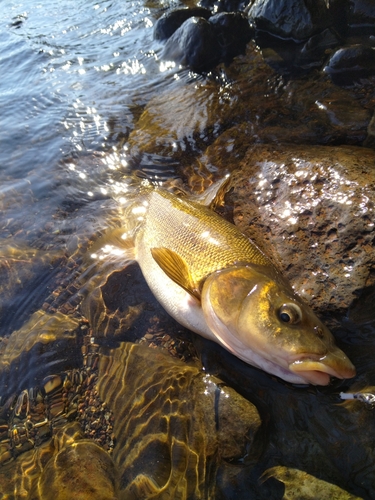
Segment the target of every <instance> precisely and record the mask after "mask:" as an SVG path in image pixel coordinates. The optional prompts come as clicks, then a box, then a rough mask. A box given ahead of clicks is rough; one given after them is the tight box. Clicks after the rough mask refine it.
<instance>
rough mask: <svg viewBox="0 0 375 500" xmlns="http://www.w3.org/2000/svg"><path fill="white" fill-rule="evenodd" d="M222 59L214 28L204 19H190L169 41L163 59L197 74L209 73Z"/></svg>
mask: <svg viewBox="0 0 375 500" xmlns="http://www.w3.org/2000/svg"><path fill="white" fill-rule="evenodd" d="M220 58H221V51H220V45H219V42H218V39H217V37H216V33H215V30H214V27H213V26H212V24H211V23H209V22H208V21H206V20H205V19H204V18H203V17H190V18H189V19H188V20H187V21H185V22H184V23H183V24H182V25H181V26H180V27H179V28H178V29H177V30H176V31H175V32H174V33H173V35H172V36H171V37H170V38H169V39H168V41H167V43H166V45H165V47H164V50H163V53H162V59H166V60H171V61H174V62H176V63H177V64H181V65H183V66H187V67H188V68H190V69H192V70H193V71H196V72H198V73H199V72H202V71H209V70H210V69H212V68H213V67H215V66H216V65H217V64H218V63H219V61H220Z"/></svg>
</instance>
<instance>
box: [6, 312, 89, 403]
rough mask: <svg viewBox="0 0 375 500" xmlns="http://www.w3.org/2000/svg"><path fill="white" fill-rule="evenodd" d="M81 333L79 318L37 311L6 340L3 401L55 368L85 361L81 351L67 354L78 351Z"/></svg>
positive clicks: (72, 365) (75, 364)
mask: <svg viewBox="0 0 375 500" xmlns="http://www.w3.org/2000/svg"><path fill="white" fill-rule="evenodd" d="M78 332H79V321H77V320H76V319H75V318H72V317H70V316H67V315H65V314H62V313H61V312H59V311H57V312H56V313H55V314H48V313H46V312H45V311H43V310H39V311H36V312H35V313H34V314H33V315H32V316H31V317H30V319H29V320H28V321H27V322H26V323H25V324H24V325H23V326H22V328H20V329H19V330H16V331H14V332H13V333H12V334H11V335H10V337H9V339H8V340H7V342H6V343H5V346H4V348H3V352H2V353H1V357H0V385H1V387H2V391H1V399H0V401H1V402H3V401H4V400H5V399H6V397H8V396H9V395H10V394H12V393H14V392H16V393H17V392H19V391H20V390H22V389H26V388H29V387H32V386H33V385H36V384H38V383H40V381H41V380H42V379H43V377H45V376H46V375H47V374H48V373H50V372H51V371H52V372H54V371H55V370H64V369H67V368H74V367H76V366H77V365H78V364H79V363H80V362H81V356H80V354H79V353H75V355H70V356H69V357H68V359H67V356H66V354H65V353H66V352H74V348H75V347H76V345H77V337H78ZM57 344H58V345H59V350H58V351H57V353H56V345H57Z"/></svg>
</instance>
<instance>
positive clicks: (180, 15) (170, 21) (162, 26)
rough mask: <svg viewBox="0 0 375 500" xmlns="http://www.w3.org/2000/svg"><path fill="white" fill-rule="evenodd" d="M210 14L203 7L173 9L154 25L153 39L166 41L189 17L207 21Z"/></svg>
mask: <svg viewBox="0 0 375 500" xmlns="http://www.w3.org/2000/svg"><path fill="white" fill-rule="evenodd" d="M210 16H211V12H210V11H209V10H208V9H205V8H203V7H193V8H191V9H173V10H170V11H168V12H166V13H165V14H163V15H162V16H161V17H160V18H159V19H158V20H157V21H156V23H155V27H154V38H155V39H156V40H167V39H168V38H169V37H171V36H172V35H173V33H174V32H175V31H176V30H177V29H178V28H179V27H180V26H181V24H183V23H184V22H185V21H186V20H187V19H189V18H190V17H203V18H204V19H208V18H209V17H210Z"/></svg>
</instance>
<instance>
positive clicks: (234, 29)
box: [209, 12, 253, 63]
mask: <svg viewBox="0 0 375 500" xmlns="http://www.w3.org/2000/svg"><path fill="white" fill-rule="evenodd" d="M209 22H210V23H211V24H212V25H213V26H214V28H215V32H216V34H217V38H218V42H219V45H220V47H221V55H222V61H224V62H225V63H228V62H230V61H231V60H232V59H233V57H235V56H237V55H239V54H243V53H244V52H245V49H246V44H247V43H248V42H249V41H250V40H251V37H252V35H253V30H252V29H251V28H250V25H249V21H248V20H247V18H246V16H245V15H244V14H242V12H221V13H220V14H215V15H214V16H212V17H211V18H210V20H209Z"/></svg>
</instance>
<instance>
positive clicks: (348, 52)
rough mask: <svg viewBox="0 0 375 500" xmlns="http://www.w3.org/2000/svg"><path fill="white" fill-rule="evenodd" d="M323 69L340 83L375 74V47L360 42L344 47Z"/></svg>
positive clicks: (347, 82) (343, 83) (346, 83)
mask: <svg viewBox="0 0 375 500" xmlns="http://www.w3.org/2000/svg"><path fill="white" fill-rule="evenodd" d="M323 71H324V72H325V73H327V74H328V75H329V76H330V77H331V79H332V81H333V82H334V83H336V84H338V85H340V84H342V85H350V84H352V83H353V82H355V81H357V80H359V79H360V78H366V77H369V76H372V75H375V49H374V48H372V47H367V46H365V45H360V44H358V45H352V46H350V47H343V48H342V49H339V50H337V51H336V52H335V53H334V54H333V56H332V57H331V58H330V59H329V61H328V63H327V65H326V66H325V67H324V70H323Z"/></svg>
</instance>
